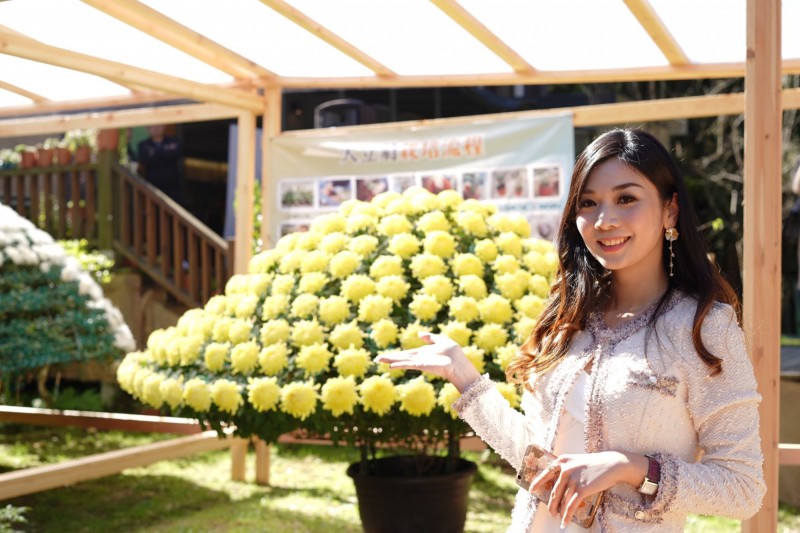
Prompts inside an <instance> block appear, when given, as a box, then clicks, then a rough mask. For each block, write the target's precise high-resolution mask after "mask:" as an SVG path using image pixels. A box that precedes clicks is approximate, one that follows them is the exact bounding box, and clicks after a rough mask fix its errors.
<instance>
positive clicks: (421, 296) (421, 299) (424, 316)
mask: <svg viewBox="0 0 800 533" xmlns="http://www.w3.org/2000/svg"><path fill="white" fill-rule="evenodd" d="M441 308H442V304H440V303H439V301H438V300H437V299H436V297H435V296H431V295H430V294H425V293H417V294H415V295H414V298H413V299H412V300H411V303H410V304H409V305H408V309H409V311H411V313H412V314H413V315H414V316H415V317H417V318H419V319H420V320H426V321H427V320H432V319H433V318H435V317H436V313H438V312H439V310H440V309H441Z"/></svg>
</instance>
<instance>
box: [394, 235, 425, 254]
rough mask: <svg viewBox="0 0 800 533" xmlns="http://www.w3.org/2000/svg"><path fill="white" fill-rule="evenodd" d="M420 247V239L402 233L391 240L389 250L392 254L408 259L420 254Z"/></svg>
mask: <svg viewBox="0 0 800 533" xmlns="http://www.w3.org/2000/svg"><path fill="white" fill-rule="evenodd" d="M420 246H421V245H420V242H419V239H417V238H416V237H415V236H413V235H412V234H410V233H401V234H399V235H395V236H394V237H392V238H391V239H390V240H389V247H388V250H389V253H391V254H394V255H396V256H398V257H402V258H403V259H408V258H409V257H411V256H413V255H414V254H416V253H417V252H419V249H420Z"/></svg>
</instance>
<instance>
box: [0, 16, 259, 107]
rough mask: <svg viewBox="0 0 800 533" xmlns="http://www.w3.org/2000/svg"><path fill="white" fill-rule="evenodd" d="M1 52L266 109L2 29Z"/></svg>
mask: <svg viewBox="0 0 800 533" xmlns="http://www.w3.org/2000/svg"><path fill="white" fill-rule="evenodd" d="M0 48H2V49H3V53H4V54H8V55H12V56H16V57H21V58H23V59H29V60H31V61H38V62H41V63H47V64H49V65H54V66H57V67H63V68H68V69H72V70H77V71H80V72H86V73H87V74H94V75H95V76H100V77H103V78H106V79H109V80H112V81H118V82H120V83H132V84H135V85H141V86H144V87H147V88H150V89H156V90H159V91H164V92H168V93H173V94H176V95H180V96H183V97H186V98H191V99H193V100H200V101H203V102H215V103H218V104H222V105H226V106H231V107H235V108H237V109H246V110H248V111H250V112H260V111H261V109H262V107H263V102H262V101H261V98H260V97H259V96H257V95H256V94H253V93H251V92H248V91H242V90H236V89H224V88H221V87H214V86H211V85H205V84H203V83H198V82H195V81H190V80H185V79H183V78H178V77H176V76H170V75H168V74H162V73H160V72H155V71H152V70H147V69H143V68H139V67H134V66H132V65H126V64H124V63H118V62H116V61H109V60H107V59H101V58H99V57H95V56H91V55H87V54H81V53H78V52H73V51H71V50H67V49H64V48H58V47H55V46H50V45H47V44H44V43H41V42H39V41H36V40H34V39H30V38H28V37H26V36H21V35H15V34H14V33H13V32H9V31H7V30H6V29H4V28H2V27H0Z"/></svg>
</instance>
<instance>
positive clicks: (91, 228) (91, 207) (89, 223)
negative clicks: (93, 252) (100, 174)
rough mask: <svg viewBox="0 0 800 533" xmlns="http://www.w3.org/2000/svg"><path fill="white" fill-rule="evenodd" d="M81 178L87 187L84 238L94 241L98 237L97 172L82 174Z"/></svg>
mask: <svg viewBox="0 0 800 533" xmlns="http://www.w3.org/2000/svg"><path fill="white" fill-rule="evenodd" d="M81 177H82V178H83V183H84V184H85V186H86V206H85V207H84V209H83V215H84V227H85V228H86V229H85V235H84V236H85V237H86V238H87V239H89V240H91V241H93V240H94V239H95V238H96V237H97V233H96V230H97V228H96V223H95V221H96V217H97V209H96V207H97V200H96V196H97V195H96V193H95V183H96V181H95V178H96V172H95V171H94V170H89V171H85V172H81Z"/></svg>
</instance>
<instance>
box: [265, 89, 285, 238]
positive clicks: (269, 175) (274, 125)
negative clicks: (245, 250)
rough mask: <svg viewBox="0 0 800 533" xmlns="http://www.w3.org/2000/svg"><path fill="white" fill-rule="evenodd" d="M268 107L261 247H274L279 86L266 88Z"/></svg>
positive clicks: (266, 113) (266, 115) (281, 121)
mask: <svg viewBox="0 0 800 533" xmlns="http://www.w3.org/2000/svg"><path fill="white" fill-rule="evenodd" d="M264 96H265V98H266V100H267V109H266V112H265V113H264V118H263V119H262V124H263V129H262V134H261V243H262V244H261V249H262V250H268V249H270V248H272V247H273V240H274V239H275V237H274V236H273V235H272V205H273V202H272V191H273V190H275V188H276V187H275V177H274V176H273V171H272V161H273V157H272V140H273V139H275V138H277V137H278V136H279V135H280V134H281V130H282V129H283V120H282V119H283V116H282V115H283V114H282V112H281V110H282V108H283V104H282V99H283V92H282V91H281V89H280V88H279V87H271V88H269V89H267V90H266V93H265V95H264Z"/></svg>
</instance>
